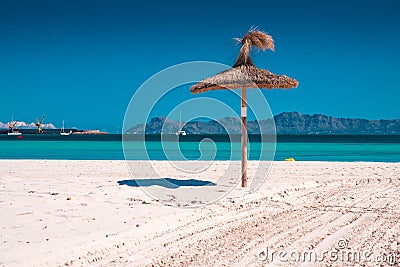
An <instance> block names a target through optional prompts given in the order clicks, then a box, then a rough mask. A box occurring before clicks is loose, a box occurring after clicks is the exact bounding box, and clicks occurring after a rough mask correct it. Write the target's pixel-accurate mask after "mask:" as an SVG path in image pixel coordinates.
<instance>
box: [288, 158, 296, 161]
mask: <svg viewBox="0 0 400 267" xmlns="http://www.w3.org/2000/svg"><path fill="white" fill-rule="evenodd" d="M285 161H296V160H295V159H294V158H287V159H285Z"/></svg>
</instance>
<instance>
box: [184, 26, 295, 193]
mask: <svg viewBox="0 0 400 267" xmlns="http://www.w3.org/2000/svg"><path fill="white" fill-rule="evenodd" d="M237 40H238V41H240V42H241V44H242V47H241V48H240V53H239V56H238V58H237V60H236V62H235V64H234V65H233V68H232V69H229V70H226V71H223V72H220V73H218V74H216V75H215V76H212V77H209V78H206V79H204V80H202V81H201V82H199V83H197V84H195V85H193V86H192V87H190V91H191V92H192V93H194V94H197V93H201V92H207V91H210V90H219V89H238V88H241V89H242V97H241V102H242V109H241V117H242V138H241V141H242V187H246V186H247V171H246V166H247V103H246V89H248V88H260V89H262V88H266V89H272V88H295V87H297V86H298V84H299V83H298V82H297V81H296V80H294V79H292V78H289V77H287V76H285V75H276V74H273V73H271V72H269V71H268V70H262V69H258V68H256V67H255V66H254V64H253V62H252V60H251V58H250V50H251V48H252V46H254V47H256V48H258V49H261V50H263V51H265V50H266V49H270V50H274V41H273V39H272V37H271V36H270V35H268V34H266V33H264V32H261V31H258V30H250V31H249V32H248V33H246V34H245V35H244V36H243V38H241V39H237Z"/></svg>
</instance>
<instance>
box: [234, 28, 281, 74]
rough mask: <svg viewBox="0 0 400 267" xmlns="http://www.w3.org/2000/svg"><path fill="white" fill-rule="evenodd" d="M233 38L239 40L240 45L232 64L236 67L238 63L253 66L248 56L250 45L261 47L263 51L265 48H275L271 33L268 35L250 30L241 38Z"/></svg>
mask: <svg viewBox="0 0 400 267" xmlns="http://www.w3.org/2000/svg"><path fill="white" fill-rule="evenodd" d="M235 40H237V41H239V42H241V43H242V47H241V48H240V52H239V56H238V58H237V60H236V62H235V64H233V67H237V66H240V65H252V66H254V64H253V62H252V60H251V58H250V51H251V47H252V46H254V47H256V48H258V49H261V50H262V51H265V50H266V49H270V50H272V51H274V49H275V45H274V40H273V39H272V37H271V35H268V34H266V33H264V32H262V31H259V30H250V31H249V32H248V33H246V34H245V35H244V36H243V38H241V39H240V38H235Z"/></svg>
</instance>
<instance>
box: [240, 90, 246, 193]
mask: <svg viewBox="0 0 400 267" xmlns="http://www.w3.org/2000/svg"><path fill="white" fill-rule="evenodd" d="M241 117H242V187H247V103H246V88H242V109H241Z"/></svg>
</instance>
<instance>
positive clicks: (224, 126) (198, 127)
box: [127, 112, 400, 135]
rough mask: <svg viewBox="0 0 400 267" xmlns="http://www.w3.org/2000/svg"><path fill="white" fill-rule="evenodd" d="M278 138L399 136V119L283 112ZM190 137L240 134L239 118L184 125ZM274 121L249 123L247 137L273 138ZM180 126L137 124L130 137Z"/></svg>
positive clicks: (166, 131)
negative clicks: (340, 135)
mask: <svg viewBox="0 0 400 267" xmlns="http://www.w3.org/2000/svg"><path fill="white" fill-rule="evenodd" d="M274 121H275V127H276V132H277V134H377V135H380V134H382V135H390V134H400V119H396V120H367V119H349V118H335V117H332V116H326V115H322V114H314V115H309V114H301V113H299V112H284V113H281V114H278V115H276V116H274ZM182 125H183V130H185V131H186V132H187V133H188V134H226V133H230V134H239V133H240V118H237V117H226V118H222V119H218V120H210V121H190V122H187V123H182ZM272 125H273V124H272V119H267V120H259V121H257V120H254V121H249V122H248V133H249V134H258V133H260V132H262V133H265V134H271V133H273V131H272V129H273V128H272ZM178 128H179V122H177V121H173V120H169V119H166V118H164V117H155V118H152V119H151V120H150V122H149V123H147V124H138V125H135V126H133V127H132V128H130V129H129V130H128V131H127V133H128V134H142V133H146V134H160V133H161V132H162V133H163V134H174V133H176V132H177V131H178Z"/></svg>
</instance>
